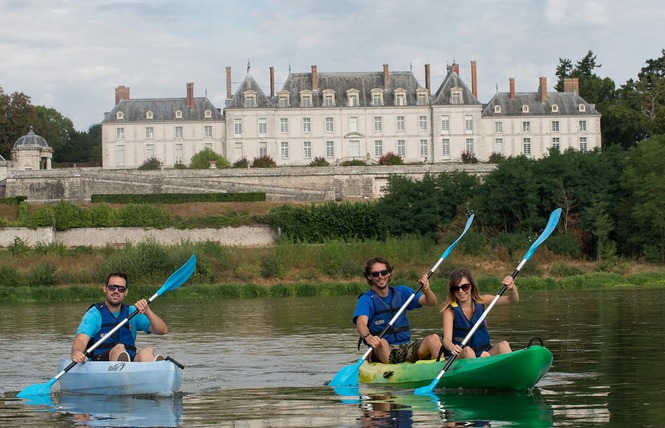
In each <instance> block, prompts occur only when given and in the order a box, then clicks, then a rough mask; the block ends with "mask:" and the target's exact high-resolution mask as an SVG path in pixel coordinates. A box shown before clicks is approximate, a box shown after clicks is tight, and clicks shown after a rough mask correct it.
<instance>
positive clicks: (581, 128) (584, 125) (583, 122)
mask: <svg viewBox="0 0 665 428" xmlns="http://www.w3.org/2000/svg"><path fill="white" fill-rule="evenodd" d="M580 131H586V120H580Z"/></svg>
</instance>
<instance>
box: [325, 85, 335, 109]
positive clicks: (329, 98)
mask: <svg viewBox="0 0 665 428" xmlns="http://www.w3.org/2000/svg"><path fill="white" fill-rule="evenodd" d="M323 106H324V107H335V91H333V90H332V89H325V90H324V91H323Z"/></svg>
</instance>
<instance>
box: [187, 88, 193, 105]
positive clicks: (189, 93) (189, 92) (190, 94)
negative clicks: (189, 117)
mask: <svg viewBox="0 0 665 428" xmlns="http://www.w3.org/2000/svg"><path fill="white" fill-rule="evenodd" d="M187 107H189V108H190V109H193V108H194V82H189V83H187Z"/></svg>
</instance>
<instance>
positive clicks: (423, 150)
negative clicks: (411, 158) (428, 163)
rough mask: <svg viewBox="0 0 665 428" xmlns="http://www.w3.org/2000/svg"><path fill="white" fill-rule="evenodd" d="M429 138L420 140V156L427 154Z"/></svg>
mask: <svg viewBox="0 0 665 428" xmlns="http://www.w3.org/2000/svg"><path fill="white" fill-rule="evenodd" d="M427 146H428V144H427V140H420V156H427Z"/></svg>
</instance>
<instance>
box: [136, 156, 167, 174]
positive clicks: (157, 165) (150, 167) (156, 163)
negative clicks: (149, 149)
mask: <svg viewBox="0 0 665 428" xmlns="http://www.w3.org/2000/svg"><path fill="white" fill-rule="evenodd" d="M161 168H162V161H160V160H159V159H157V158H154V157H153V158H150V159H146V160H145V162H143V163H142V164H141V166H139V168H138V169H139V170H142V171H155V170H158V169H161Z"/></svg>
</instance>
